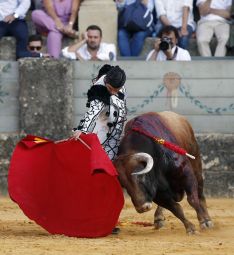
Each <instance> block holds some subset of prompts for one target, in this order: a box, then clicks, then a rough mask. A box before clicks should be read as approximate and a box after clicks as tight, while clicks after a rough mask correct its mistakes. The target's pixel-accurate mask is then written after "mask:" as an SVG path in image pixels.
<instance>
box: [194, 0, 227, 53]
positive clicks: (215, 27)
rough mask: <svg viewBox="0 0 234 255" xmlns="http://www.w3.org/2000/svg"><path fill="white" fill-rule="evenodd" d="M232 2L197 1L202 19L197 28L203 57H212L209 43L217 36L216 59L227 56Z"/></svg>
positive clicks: (220, 0)
mask: <svg viewBox="0 0 234 255" xmlns="http://www.w3.org/2000/svg"><path fill="white" fill-rule="evenodd" d="M231 5H232V0H197V6H198V8H199V12H200V16H201V19H200V20H199V21H198V26H197V45H198V50H199V53H200V55H201V56H203V57H210V56H212V53H211V50H210V46H209V43H210V41H211V39H212V37H213V36H214V35H215V36H216V38H217V41H218V44H217V47H216V49H215V53H214V56H215V57H223V56H225V55H226V43H227V41H228V39H229V34H230V24H229V23H228V19H230V16H231Z"/></svg>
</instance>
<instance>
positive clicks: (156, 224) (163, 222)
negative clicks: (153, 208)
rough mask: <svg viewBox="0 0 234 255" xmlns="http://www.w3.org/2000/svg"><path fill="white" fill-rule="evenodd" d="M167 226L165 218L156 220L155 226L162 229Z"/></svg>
mask: <svg viewBox="0 0 234 255" xmlns="http://www.w3.org/2000/svg"><path fill="white" fill-rule="evenodd" d="M164 226H165V220H155V221H154V228H155V229H160V228H162V227H164Z"/></svg>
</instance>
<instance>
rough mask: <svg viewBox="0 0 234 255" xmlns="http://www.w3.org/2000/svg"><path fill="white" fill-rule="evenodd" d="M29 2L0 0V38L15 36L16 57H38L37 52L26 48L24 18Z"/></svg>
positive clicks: (26, 29) (25, 0)
mask: <svg viewBox="0 0 234 255" xmlns="http://www.w3.org/2000/svg"><path fill="white" fill-rule="evenodd" d="M30 4H31V1H30V0H1V1H0V39H1V38H2V37H3V36H14V37H15V38H16V58H20V57H40V54H39V53H37V52H30V51H28V50H27V42H28V27H27V24H26V21H25V20H24V18H25V15H26V13H27V11H28V9H29V7H30Z"/></svg>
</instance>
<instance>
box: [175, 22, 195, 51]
mask: <svg viewBox="0 0 234 255" xmlns="http://www.w3.org/2000/svg"><path fill="white" fill-rule="evenodd" d="M180 29H181V27H180V28H178V31H180ZM187 30H188V35H186V36H180V37H179V40H178V46H179V47H181V48H183V49H188V46H189V40H190V38H191V36H192V33H193V28H192V27H191V26H189V25H187Z"/></svg>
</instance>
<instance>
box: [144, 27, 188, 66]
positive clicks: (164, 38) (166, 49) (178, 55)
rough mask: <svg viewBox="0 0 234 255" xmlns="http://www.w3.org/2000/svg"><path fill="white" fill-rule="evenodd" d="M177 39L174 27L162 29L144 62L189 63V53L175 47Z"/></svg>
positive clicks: (176, 31) (177, 34)
mask: <svg viewBox="0 0 234 255" xmlns="http://www.w3.org/2000/svg"><path fill="white" fill-rule="evenodd" d="M178 37H179V33H178V30H177V29H176V28H175V27H173V26H165V27H163V28H162V29H161V30H160V32H159V34H158V38H156V40H155V44H154V49H153V50H152V51H150V53H149V54H148V56H147V57H146V61H149V60H156V61H167V60H176V61H190V60H191V56H190V54H189V52H188V51H187V50H185V49H182V48H180V47H179V46H177V42H178Z"/></svg>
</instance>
